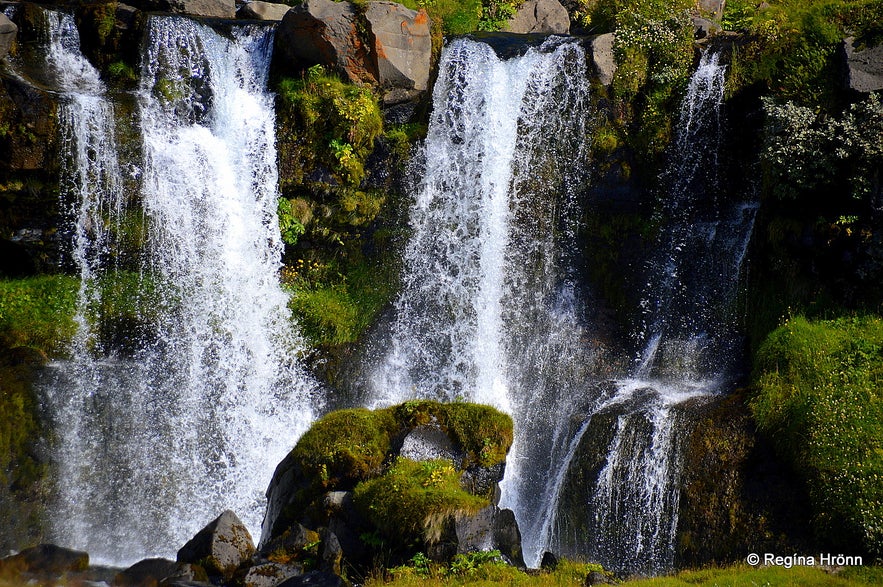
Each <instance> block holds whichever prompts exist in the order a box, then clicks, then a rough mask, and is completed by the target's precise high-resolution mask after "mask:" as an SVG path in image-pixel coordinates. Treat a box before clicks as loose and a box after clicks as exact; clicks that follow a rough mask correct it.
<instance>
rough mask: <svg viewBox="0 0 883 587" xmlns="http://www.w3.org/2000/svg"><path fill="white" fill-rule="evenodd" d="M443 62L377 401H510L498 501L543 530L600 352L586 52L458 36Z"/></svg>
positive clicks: (566, 44)
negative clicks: (592, 287) (590, 255)
mask: <svg viewBox="0 0 883 587" xmlns="http://www.w3.org/2000/svg"><path fill="white" fill-rule="evenodd" d="M439 68H440V69H439V76H438V81H437V83H436V85H435V89H434V95H433V114H432V117H431V119H430V125H429V132H428V136H427V139H426V142H425V145H424V147H423V152H422V155H421V159H422V161H423V162H424V163H423V165H424V166H425V168H424V169H422V170H418V171H416V172H415V173H421V172H422V181H421V182H420V184H419V186H418V187H417V189H416V194H415V201H414V204H413V206H412V207H411V219H410V222H411V229H412V231H413V234H412V236H411V239H410V241H409V243H408V245H407V248H406V251H405V259H404V267H405V269H404V284H403V289H402V292H401V294H400V296H399V298H398V300H397V301H396V303H395V311H396V317H395V319H394V322H393V324H392V327H391V337H390V340H389V341H388V343H387V341H383V342H384V343H385V344H386V346H384V347H382V348H383V349H384V351H383V353H382V354H380V357H379V360H378V361H377V364H376V365H375V367H374V369H373V372H372V373H371V380H370V381H369V387H370V389H371V394H370V397H369V403H372V404H374V405H389V404H393V403H396V402H400V401H404V400H406V399H409V398H414V397H423V398H431V399H439V400H442V401H456V400H457V399H463V400H467V401H475V402H480V403H485V404H490V405H493V406H495V407H497V408H499V409H501V410H504V411H506V412H508V413H510V414H511V415H512V417H513V419H514V423H515V438H516V442H515V445H514V446H513V448H512V450H511V452H510V454H509V457H508V459H507V467H506V478H505V479H504V483H503V503H502V504H501V505H502V506H503V507H510V508H512V509H513V510H514V511H515V513H516V516H517V517H518V520H519V524H520V525H521V527H522V528H523V529H524V528H528V529H530V528H536V527H538V524H539V523H540V522H539V519H540V518H541V512H542V511H543V509H544V508H547V507H549V504H548V503H546V502H545V500H546V495H547V494H544V487H545V485H546V483H547V480H548V478H549V475H550V471H554V470H556V467H558V466H560V462H561V460H562V459H563V457H564V453H565V452H566V448H567V446H566V443H567V441H568V440H569V435H568V433H566V431H565V429H566V427H567V425H568V422H569V417H568V414H569V413H570V412H571V411H572V410H573V409H574V406H575V405H576V404H578V403H579V402H578V401H574V396H577V397H578V396H579V395H581V390H582V389H583V386H584V385H585V381H586V379H587V375H586V374H587V373H588V372H590V371H591V369H592V367H593V364H594V362H595V361H594V356H593V352H592V349H590V348H587V345H586V344H583V342H582V339H583V337H584V335H585V327H584V325H583V324H582V323H581V321H580V319H579V317H580V316H582V314H583V310H582V307H581V304H582V302H581V301H580V295H579V293H578V291H577V288H576V287H575V284H574V280H573V279H572V278H571V273H572V266H573V263H572V262H571V261H570V259H569V255H571V254H572V252H573V251H574V250H575V249H576V246H575V244H574V240H575V235H574V231H575V227H576V222H577V214H576V209H575V208H576V194H577V193H578V191H579V190H580V189H581V188H582V187H583V186H584V181H585V175H586V168H585V162H586V157H587V151H588V139H587V136H588V134H589V132H590V130H589V127H590V122H591V112H590V99H589V98H590V95H589V81H588V78H587V76H586V75H585V54H584V52H583V49H582V48H581V47H580V46H579V44H577V43H573V42H570V41H565V40H562V39H556V38H551V39H549V40H547V41H546V42H545V43H544V44H543V45H542V46H541V47H536V48H530V49H528V50H527V51H526V53H524V54H523V55H522V56H520V57H514V58H511V59H508V60H503V59H500V58H499V57H498V56H497V55H496V54H495V52H494V51H493V50H492V49H491V47H489V46H488V45H487V44H484V43H481V42H477V41H474V40H469V39H458V40H455V41H452V42H451V43H450V44H449V45H448V46H446V47H445V49H444V51H443V54H442V59H441V63H440V66H439ZM538 463H541V464H539V465H538ZM532 536H536V532H534V533H533V534H530V531H527V532H526V533H525V542H526V543H528V544H530V543H531V539H532ZM525 553H526V554H527V555H528V556H530V554H531V552H530V551H529V550H528V548H525ZM529 562H534V563H535V562H536V561H529Z"/></svg>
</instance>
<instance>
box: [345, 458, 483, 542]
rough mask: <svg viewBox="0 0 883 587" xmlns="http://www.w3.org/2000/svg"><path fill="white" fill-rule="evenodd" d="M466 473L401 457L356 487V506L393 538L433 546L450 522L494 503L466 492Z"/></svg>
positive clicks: (443, 463) (438, 462)
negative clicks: (462, 478) (463, 477)
mask: <svg viewBox="0 0 883 587" xmlns="http://www.w3.org/2000/svg"><path fill="white" fill-rule="evenodd" d="M460 474H461V473H460V472H459V471H457V470H456V469H455V468H454V467H453V465H452V464H451V463H450V461H446V460H434V461H422V462H415V461H411V460H409V459H403V458H400V459H398V460H397V461H396V462H395V464H394V465H393V466H392V467H390V468H389V470H388V471H387V472H386V473H384V474H383V475H382V476H380V477H376V478H374V479H370V480H368V481H364V482H362V483H360V484H359V485H358V486H356V490H355V503H356V505H357V506H358V507H360V508H361V509H362V510H363V511H364V512H365V515H366V517H367V518H368V519H369V520H370V521H371V522H372V523H373V524H374V525H375V526H377V528H378V529H379V530H380V532H381V534H382V535H383V536H384V537H385V538H386V539H387V540H389V541H391V542H394V543H397V544H402V545H411V544H417V543H419V542H420V541H423V542H425V543H430V544H431V543H434V542H437V541H438V540H439V538H441V535H442V533H443V531H444V526H445V523H446V522H447V521H448V520H451V519H453V518H454V517H457V516H463V515H470V514H474V513H476V512H477V511H478V510H480V509H481V508H483V507H487V506H488V505H489V502H488V500H487V499H486V498H483V497H479V496H475V495H472V494H470V493H468V492H467V491H464V490H463V489H461V487H460Z"/></svg>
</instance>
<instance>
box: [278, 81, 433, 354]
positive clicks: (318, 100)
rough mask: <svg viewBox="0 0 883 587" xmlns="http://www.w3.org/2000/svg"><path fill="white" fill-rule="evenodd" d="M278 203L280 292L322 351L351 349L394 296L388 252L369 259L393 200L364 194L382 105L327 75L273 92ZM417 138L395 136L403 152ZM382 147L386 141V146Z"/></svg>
mask: <svg viewBox="0 0 883 587" xmlns="http://www.w3.org/2000/svg"><path fill="white" fill-rule="evenodd" d="M277 89H278V92H279V100H278V104H277V106H278V108H277V112H278V118H279V125H278V128H280V129H283V128H284V129H286V132H285V133H280V134H279V136H278V148H279V166H280V177H281V178H282V180H281V191H282V197H281V198H280V200H279V207H278V216H279V225H280V229H281V233H282V238H283V241H284V242H285V243H286V245H287V253H286V259H285V262H286V264H285V267H284V268H283V272H282V282H283V285H284V286H285V287H286V289H288V291H289V292H290V293H291V296H292V297H291V304H290V305H291V308H292V310H293V312H294V314H295V315H296V316H297V317H298V319H299V321H300V323H301V325H302V327H303V330H304V333H305V335H306V336H307V337H308V338H309V339H310V341H311V342H312V343H313V344H314V345H317V346H324V347H330V346H337V345H341V344H348V343H353V342H355V341H356V340H358V338H359V336H361V334H362V333H363V332H364V331H365V330H366V329H367V328H368V327H369V326H370V325H371V324H372V323H373V321H374V319H375V318H376V317H377V315H378V313H379V312H380V310H381V309H382V307H383V306H384V305H385V304H386V303H387V302H388V301H389V299H390V297H391V296H392V292H393V288H394V286H395V282H396V274H395V271H394V268H393V264H392V262H391V259H392V251H386V250H384V251H382V253H381V254H379V255H377V254H366V253H365V252H364V250H363V248H364V245H365V244H366V242H365V241H366V236H367V235H368V234H371V235H376V234H377V231H376V223H377V219H378V217H379V215H380V214H381V213H382V212H383V210H384V209H385V207H386V205H387V200H388V198H387V194H386V192H385V191H384V190H383V189H380V188H377V187H370V188H369V187H366V186H365V179H366V175H367V171H366V169H365V164H366V161H367V158H368V156H369V155H370V154H371V152H372V151H373V150H374V147H375V142H376V141H378V140H380V139H381V138H382V131H383V121H382V119H381V116H380V106H379V103H378V100H377V97H376V96H375V95H374V93H373V92H372V91H371V89H370V88H368V87H362V86H356V85H353V84H347V83H344V82H342V81H341V80H340V79H338V78H337V77H335V76H333V75H330V74H328V73H326V72H325V70H324V69H323V68H322V67H319V66H316V67H312V68H310V69H309V70H308V71H307V73H306V75H305V77H304V78H303V79H300V80H295V79H288V78H286V79H282V80H280V81H279V83H278V84H277ZM415 132H416V131H415V130H414V129H412V128H410V127H405V128H399V129H395V130H394V132H392V133H391V136H392V138H391V139H390V140H392V141H394V143H393V144H394V146H395V148H396V149H397V151H396V152H395V153H394V157H396V158H397V159H398V160H402V159H404V158H406V157H407V155H408V149H407V148H406V147H404V146H403V145H402V143H403V142H404V141H407V139H408V138H411V137H412V136H414V133H415ZM384 140H385V139H384Z"/></svg>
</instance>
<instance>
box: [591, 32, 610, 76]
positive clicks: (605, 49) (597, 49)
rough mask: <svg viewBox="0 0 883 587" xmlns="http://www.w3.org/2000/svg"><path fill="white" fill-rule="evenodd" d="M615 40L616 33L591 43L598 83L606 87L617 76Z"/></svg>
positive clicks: (603, 36)
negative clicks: (614, 53)
mask: <svg viewBox="0 0 883 587" xmlns="http://www.w3.org/2000/svg"><path fill="white" fill-rule="evenodd" d="M615 39H616V37H615V35H614V33H605V34H603V35H598V36H597V37H595V38H594V39H592V43H591V52H592V63H593V64H594V66H595V73H596V74H597V75H598V81H600V82H601V84H602V85H604V86H609V85H610V84H611V82H613V76H614V74H616V58H615V57H614V55H613V41H614V40H615Z"/></svg>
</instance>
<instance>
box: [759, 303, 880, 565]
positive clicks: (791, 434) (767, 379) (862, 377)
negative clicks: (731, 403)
mask: <svg viewBox="0 0 883 587" xmlns="http://www.w3.org/2000/svg"><path fill="white" fill-rule="evenodd" d="M755 371H756V372H755V378H756V381H757V388H758V391H757V395H756V397H755V398H754V399H753V400H752V402H751V409H752V411H753V413H754V416H755V418H756V420H757V422H758V425H759V427H760V429H761V430H762V431H763V432H764V433H766V434H768V435H769V436H770V437H771V438H772V439H773V441H774V443H775V445H776V447H777V449H778V450H779V452H780V453H781V454H782V456H784V457H785V458H786V459H787V460H788V461H789V462H791V463H792V465H793V466H794V468H795V470H796V471H797V472H798V473H799V474H800V475H801V476H802V477H803V478H804V479H805V481H806V483H807V486H808V489H809V494H810V499H811V500H812V503H813V506H814V512H813V521H814V524H815V528H816V531H817V534H818V538H819V540H820V542H821V543H822V544H830V545H840V547H841V548H842V545H847V544H854V545H855V546H856V547H857V548H860V549H862V550H863V551H864V552H866V553H869V554H871V555H873V556H877V557H879V556H881V555H883V482H881V480H883V385H881V383H883V319H881V318H879V317H876V316H866V317H860V318H841V319H838V320H833V321H818V322H810V321H808V320H806V319H805V318H802V317H794V318H791V319H789V320H788V321H787V322H786V323H785V324H784V325H782V326H781V327H780V328H778V329H777V330H775V331H774V332H773V333H772V334H771V335H770V336H769V337H768V339H767V340H766V342H765V343H764V344H763V345H762V346H761V348H760V350H759V351H758V353H757V356H756V358H755Z"/></svg>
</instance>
